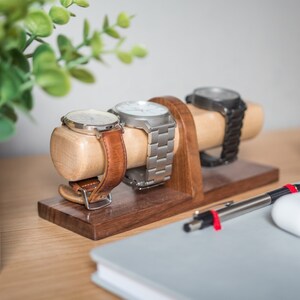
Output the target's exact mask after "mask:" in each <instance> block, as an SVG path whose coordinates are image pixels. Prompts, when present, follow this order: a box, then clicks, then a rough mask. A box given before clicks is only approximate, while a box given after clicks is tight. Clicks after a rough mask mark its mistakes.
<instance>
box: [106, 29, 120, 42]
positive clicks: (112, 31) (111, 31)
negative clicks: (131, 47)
mask: <svg viewBox="0 0 300 300" xmlns="http://www.w3.org/2000/svg"><path fill="white" fill-rule="evenodd" d="M105 33H106V34H108V35H109V36H111V37H113V38H115V39H119V38H120V34H119V33H118V32H117V31H116V30H115V29H113V28H111V27H108V28H106V29H105Z"/></svg>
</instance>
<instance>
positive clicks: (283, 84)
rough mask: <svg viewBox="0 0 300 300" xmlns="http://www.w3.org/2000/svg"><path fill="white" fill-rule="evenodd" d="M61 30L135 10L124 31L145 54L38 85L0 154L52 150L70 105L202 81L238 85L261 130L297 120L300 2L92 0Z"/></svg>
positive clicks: (102, 104) (181, 90)
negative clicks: (50, 87)
mask: <svg viewBox="0 0 300 300" xmlns="http://www.w3.org/2000/svg"><path fill="white" fill-rule="evenodd" d="M90 2H91V6H90V8H88V9H73V11H74V12H75V13H76V14H77V18H74V19H73V20H72V22H71V23H69V24H68V25H67V26H63V27H60V28H59V29H58V31H60V32H63V33H67V34H68V35H70V36H71V37H72V38H73V41H74V42H75V43H76V44H77V43H79V42H80V41H81V34H82V22H83V19H84V17H87V18H88V19H89V20H90V22H91V24H92V27H93V28H95V29H96V28H100V27H101V25H102V20H103V16H104V15H105V14H108V15H109V16H110V17H111V18H115V17H116V16H117V14H118V13H119V12H121V11H126V12H128V13H129V14H136V17H135V19H134V20H133V22H132V27H131V28H130V29H128V30H126V31H123V33H124V34H125V35H128V39H127V41H126V43H125V45H126V46H128V47H129V46H130V45H132V44H134V43H136V42H143V43H144V44H146V46H147V48H148V49H149V56H148V57H147V58H146V59H143V60H138V61H137V60H136V61H135V62H134V63H133V64H132V65H130V66H127V65H123V64H122V63H120V62H119V61H117V60H116V59H114V58H109V59H108V61H109V64H110V66H109V67H106V66H103V65H101V64H97V63H93V64H91V65H90V69H91V70H92V71H93V72H94V74H95V75H96V77H97V83H96V84H94V85H85V84H81V83H79V82H75V81H74V82H73V89H72V92H71V94H70V95H69V96H67V97H65V98H62V99H60V98H58V99H57V98H52V97H49V96H47V95H46V94H44V93H43V92H42V91H41V90H39V89H38V88H37V89H36V90H35V107H34V110H33V112H32V115H33V117H34V119H35V122H34V123H33V122H32V121H31V120H29V119H28V118H27V117H25V116H22V117H20V119H19V122H18V129H17V134H16V135H15V137H13V138H12V139H11V140H10V141H8V142H5V143H1V144H0V156H13V155H28V154H41V153H49V140H50V135H51V132H52V130H53V129H54V128H55V127H56V126H58V125H59V124H60V117H61V116H62V115H64V114H65V113H67V112H68V111H70V110H75V109H80V108H98V109H102V110H106V109H108V108H110V107H111V106H113V105H115V104H117V103H118V102H121V101H124V100H140V99H142V100H148V99H149V98H152V97H154V96H161V95H173V96H177V97H179V98H181V99H183V98H184V96H185V95H186V94H187V93H190V92H191V91H192V90H193V89H194V88H196V87H199V86H209V85H217V86H223V87H227V88H231V89H235V90H237V91H238V92H240V94H241V95H242V96H243V98H245V99H249V100H251V101H254V102H257V103H260V104H261V105H262V106H263V107H264V109H265V115H266V119H265V127H264V128H265V129H277V128H288V127H295V126H299V125H300V118H299V112H300V71H299V70H300V1H297V0H285V1H284V0H277V1H276V0H273V1H272V0H252V1H241V0H227V1H222V0H210V1H209V0H201V1H199V0H198V1H197V0H185V1H184V0H145V1H141V0H122V1H120V0H119V1H118V0H90Z"/></svg>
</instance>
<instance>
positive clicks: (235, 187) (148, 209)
mask: <svg viewBox="0 0 300 300" xmlns="http://www.w3.org/2000/svg"><path fill="white" fill-rule="evenodd" d="M150 101H153V102H157V103H160V104H163V105H165V106H167V107H168V108H169V110H170V111H171V113H172V115H173V116H174V118H175V119H176V122H177V126H178V129H179V137H180V141H179V147H178V150H177V152H176V154H175V156H174V162H173V172H172V177H171V180H169V181H168V182H167V183H166V184H165V185H163V186H159V187H156V188H153V189H149V190H146V191H134V190H133V189H132V188H131V187H129V186H127V185H125V184H123V183H121V184H120V185H119V186H118V187H116V188H115V189H114V190H113V192H112V199H113V201H112V204H111V205H110V206H108V207H106V208H104V209H100V210H97V211H88V210H87V209H86V208H85V207H84V206H82V205H80V204H75V203H72V202H69V201H67V200H65V199H62V198H61V197H55V198H52V199H47V200H42V201H39V202H38V212H39V215H40V217H42V218H44V219H46V220H48V221H51V222H53V223H55V224H57V225H60V226H62V227H64V228H67V229H69V230H72V231H74V232H76V233H78V234H80V235H83V236H85V237H88V238H90V239H93V240H99V239H103V238H106V237H108V236H111V235H114V234H117V233H121V232H124V231H127V230H130V229H134V228H137V227H140V226H143V225H146V224H149V223H152V222H155V221H158V220H161V219H164V218H167V217H170V216H173V215H176V214H179V213H182V212H185V211H188V210H191V209H195V208H199V207H200V206H203V205H206V204H208V203H213V202H216V201H218V200H220V199H223V198H226V197H229V196H232V195H235V194H237V193H242V192H245V191H247V190H249V189H252V188H256V187H259V186H263V185H265V184H268V183H271V182H274V181H276V180H278V177H279V171H278V169H276V168H273V167H270V166H264V165H259V164H255V163H250V162H245V161H240V160H238V161H236V162H234V163H232V164H229V165H226V166H220V167H215V168H208V169H207V168H202V170H201V165H200V159H199V150H198V146H197V136H196V130H195V125H194V120H193V118H192V115H191V113H190V111H189V110H188V108H187V107H186V105H185V104H184V103H183V102H181V101H180V100H179V99H176V98H174V97H163V98H153V99H151V100H150Z"/></svg>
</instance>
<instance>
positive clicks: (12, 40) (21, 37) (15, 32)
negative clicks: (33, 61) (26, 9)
mask: <svg viewBox="0 0 300 300" xmlns="http://www.w3.org/2000/svg"><path fill="white" fill-rule="evenodd" d="M3 44H4V48H5V50H7V51H9V50H11V49H19V50H23V49H24V47H25V45H26V33H25V31H24V30H23V29H22V28H21V27H19V26H18V25H16V26H13V27H11V28H9V29H8V31H7V32H6V33H5V38H4V42H3Z"/></svg>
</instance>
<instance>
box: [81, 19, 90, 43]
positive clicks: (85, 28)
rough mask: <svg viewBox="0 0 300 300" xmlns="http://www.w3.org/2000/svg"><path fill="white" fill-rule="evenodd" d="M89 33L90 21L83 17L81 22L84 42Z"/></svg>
mask: <svg viewBox="0 0 300 300" xmlns="http://www.w3.org/2000/svg"><path fill="white" fill-rule="evenodd" d="M89 34H90V23H89V21H88V20H87V19H85V20H84V23H83V40H84V41H85V42H86V41H87V40H88V38H89Z"/></svg>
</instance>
